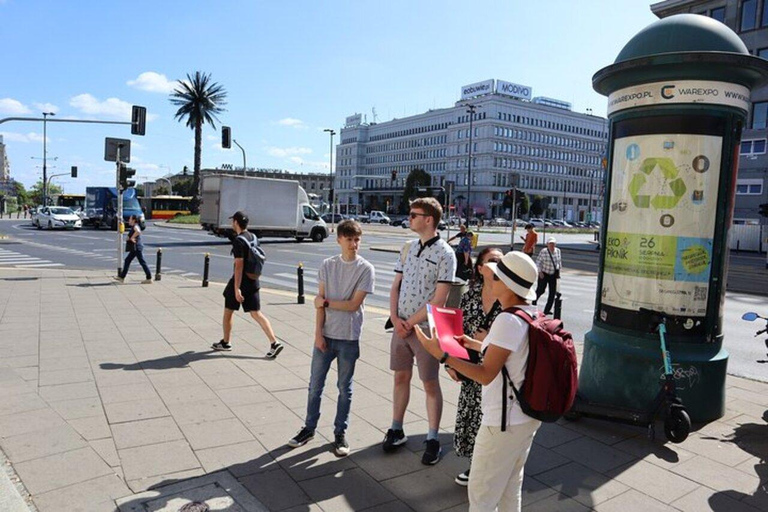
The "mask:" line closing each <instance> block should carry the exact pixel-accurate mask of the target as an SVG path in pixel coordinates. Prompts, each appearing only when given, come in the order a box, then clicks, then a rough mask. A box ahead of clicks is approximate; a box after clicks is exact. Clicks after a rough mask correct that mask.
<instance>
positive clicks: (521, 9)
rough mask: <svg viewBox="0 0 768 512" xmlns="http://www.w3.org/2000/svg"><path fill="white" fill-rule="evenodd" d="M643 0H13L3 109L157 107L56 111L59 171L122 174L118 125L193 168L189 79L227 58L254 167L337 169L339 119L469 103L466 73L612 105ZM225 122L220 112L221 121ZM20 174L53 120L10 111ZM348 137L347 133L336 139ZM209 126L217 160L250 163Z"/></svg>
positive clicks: (147, 174)
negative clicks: (183, 83) (107, 152)
mask: <svg viewBox="0 0 768 512" xmlns="http://www.w3.org/2000/svg"><path fill="white" fill-rule="evenodd" d="M649 5H650V3H649V2H647V1H642V0H611V1H609V0H579V1H574V0H540V1H538V2H535V1H526V2H521V1H519V0H508V1H503V2H502V1H493V0H489V1H485V2H468V1H466V0H464V1H454V0H445V1H416V0H387V1H385V2H384V1H378V2H373V1H363V0H358V1H330V0H329V1H325V2H316V1H289V2H256V1H227V2H208V1H194V0H190V1H186V2H179V1H166V2H158V1H145V0H134V1H130V2H129V1H116V2H95V1H90V2H88V1H80V2H77V1H72V2H61V1H42V0H40V1H35V0H0V47H1V48H3V57H2V61H0V118H3V117H9V116H18V115H24V116H35V117H39V116H40V112H42V111H43V110H46V111H47V110H54V111H56V112H57V118H67V117H72V118H80V119H102V120H123V121H127V120H129V116H130V105H131V104H138V105H144V106H146V107H147V108H148V113H149V116H150V121H149V123H148V125H147V135H146V136H145V137H136V136H131V135H130V131H129V128H128V127H127V126H108V125H78V124H63V123H51V124H48V155H49V158H52V157H58V160H56V161H54V162H50V165H51V166H53V165H55V166H56V168H54V169H51V172H53V173H57V172H68V170H69V168H70V166H72V165H77V166H78V168H79V170H80V173H79V178H77V179H70V178H68V177H65V178H61V179H58V178H57V181H56V182H57V183H59V184H61V185H63V186H64V188H65V191H68V192H73V193H75V192H82V191H83V190H84V189H85V187H86V186H90V185H110V184H113V183H114V164H111V163H108V162H105V161H104V160H103V154H104V138H105V137H118V138H131V139H132V156H133V158H132V167H135V168H136V169H137V170H138V172H137V176H138V178H139V181H144V180H146V179H151V178H154V177H158V176H162V175H164V174H167V173H169V172H178V171H180V170H181V168H182V167H183V166H184V165H188V166H189V167H190V168H191V167H192V157H193V134H192V131H191V130H190V129H188V128H186V127H185V126H184V125H183V124H181V123H179V122H177V121H175V120H174V118H173V115H174V112H175V109H174V108H173V106H172V105H171V104H170V103H169V102H168V91H169V90H170V89H171V88H173V82H174V81H175V80H177V79H180V78H184V76H185V74H186V73H193V72H194V71H196V70H201V71H205V72H208V73H212V75H213V79H214V80H215V81H217V82H219V83H221V84H222V85H223V86H224V87H225V88H226V90H227V91H228V93H229V103H228V105H227V112H225V113H224V114H223V115H222V116H221V117H220V119H221V121H222V122H223V123H224V124H226V125H229V126H231V127H232V130H233V136H234V138H235V139H236V140H237V141H238V142H240V144H242V145H243V147H245V149H246V152H247V156H248V166H249V167H251V166H256V167H270V168H280V169H290V170H295V171H299V172H327V170H328V142H329V141H328V134H326V133H323V132H322V130H323V128H334V129H336V130H337V131H338V128H340V127H341V126H342V125H343V123H344V118H345V117H346V116H348V115H351V114H354V113H356V112H359V113H362V114H365V115H367V117H368V120H369V121H370V120H372V115H371V108H372V107H375V108H376V111H377V113H378V120H379V122H382V121H387V120H390V119H392V118H393V117H403V116H405V115H413V114H417V113H420V112H424V111H426V110H428V109H430V108H435V107H436V108H441V107H448V106H451V105H453V103H454V102H455V101H456V100H457V99H458V97H459V89H460V87H461V86H462V85H465V84H469V83H472V82H477V81H481V80H485V79H487V78H499V79H502V80H508V81H511V82H515V83H520V84H525V85H529V86H532V87H533V93H534V96H548V97H551V98H557V99H562V100H565V101H569V102H571V103H573V105H574V109H575V110H577V111H581V112H583V111H585V110H586V109H587V108H592V109H593V111H594V112H595V113H596V114H597V113H603V112H605V98H603V97H602V96H600V95H598V94H596V93H594V92H593V91H592V87H591V77H592V75H593V74H594V72H596V71H597V70H598V69H600V68H602V67H603V66H605V65H607V64H610V63H611V62H613V60H614V59H615V57H616V55H617V54H618V52H619V51H620V49H621V48H622V47H623V46H624V44H625V43H626V42H627V41H628V40H629V39H630V38H631V37H632V36H633V35H634V34H635V33H636V32H637V31H639V30H640V29H642V28H643V27H645V26H646V25H648V24H650V23H652V22H653V21H654V20H655V19H656V18H655V17H654V16H653V15H652V14H651V12H650V9H649ZM217 129H218V126H217ZM0 133H2V134H3V135H4V139H5V143H6V146H7V150H8V156H9V158H10V161H11V176H12V177H14V178H16V179H17V180H20V181H21V182H23V183H24V184H25V185H27V186H30V185H31V184H33V183H34V182H35V181H36V180H37V179H38V177H39V176H40V175H41V173H42V171H41V169H39V168H37V167H36V166H40V165H41V161H40V160H36V159H33V158H32V157H34V158H38V157H41V156H42V125H41V123H19V122H14V123H5V124H2V125H0ZM337 141H338V137H337V138H336V140H335V141H334V142H337ZM219 142H220V140H219V132H218V130H217V131H213V130H212V129H211V128H206V129H205V130H204V146H203V167H214V166H217V165H220V164H223V163H231V164H234V165H236V166H240V165H242V156H241V153H240V151H239V150H238V149H237V148H233V149H232V150H222V149H221V148H220V147H219Z"/></svg>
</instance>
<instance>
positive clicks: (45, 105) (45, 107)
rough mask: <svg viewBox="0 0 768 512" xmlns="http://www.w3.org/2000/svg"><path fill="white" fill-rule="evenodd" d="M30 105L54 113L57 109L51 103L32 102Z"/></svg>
mask: <svg viewBox="0 0 768 512" xmlns="http://www.w3.org/2000/svg"><path fill="white" fill-rule="evenodd" d="M32 105H34V106H35V108H36V109H37V110H40V111H41V112H53V113H54V114H55V113H58V111H59V107H57V106H56V105H54V104H53V103H33V104H32Z"/></svg>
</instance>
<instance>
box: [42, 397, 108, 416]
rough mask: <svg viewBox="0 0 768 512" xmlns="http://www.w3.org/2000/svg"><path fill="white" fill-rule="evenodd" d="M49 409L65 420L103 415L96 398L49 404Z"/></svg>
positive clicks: (99, 402)
mask: <svg viewBox="0 0 768 512" xmlns="http://www.w3.org/2000/svg"><path fill="white" fill-rule="evenodd" d="M51 407H53V409H54V410H55V411H56V412H57V413H59V415H60V416H61V417H62V418H64V419H65V420H75V419H77V418H89V417H91V416H98V415H100V414H104V409H103V407H102V405H101V401H100V400H99V399H98V398H96V397H93V398H78V399H76V400H62V401H61V402H51Z"/></svg>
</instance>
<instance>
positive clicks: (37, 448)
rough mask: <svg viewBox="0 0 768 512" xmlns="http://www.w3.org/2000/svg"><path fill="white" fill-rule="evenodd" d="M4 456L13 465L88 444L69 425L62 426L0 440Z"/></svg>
mask: <svg viewBox="0 0 768 512" xmlns="http://www.w3.org/2000/svg"><path fill="white" fill-rule="evenodd" d="M0 445H2V447H3V450H4V451H5V454H6V455H7V456H8V458H9V459H10V460H11V462H13V463H17V462H24V461H27V460H32V459H38V458H40V457H46V456H48V455H53V454H55V453H62V452H67V451H70V450H76V449H79V448H84V447H86V446H88V444H87V443H86V442H85V441H84V440H83V438H82V437H80V435H79V434H78V433H77V432H76V431H75V430H73V429H72V427H70V426H69V425H66V424H62V425H61V426H58V427H54V428H51V429H46V430H38V431H35V432H29V433H26V434H20V435H17V436H13V437H7V438H5V439H1V440H0Z"/></svg>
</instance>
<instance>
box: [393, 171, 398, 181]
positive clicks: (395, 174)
mask: <svg viewBox="0 0 768 512" xmlns="http://www.w3.org/2000/svg"><path fill="white" fill-rule="evenodd" d="M395 180H397V171H392V181H395Z"/></svg>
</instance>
